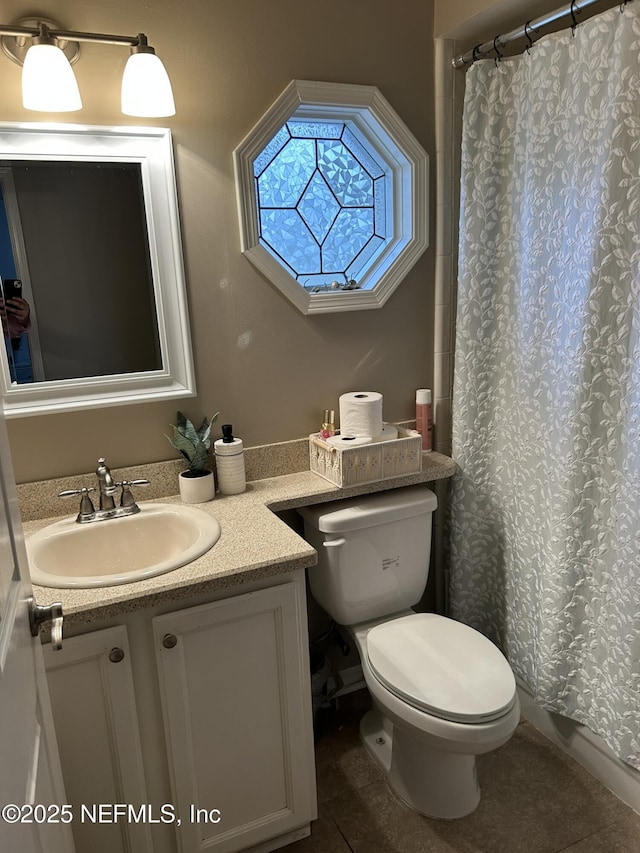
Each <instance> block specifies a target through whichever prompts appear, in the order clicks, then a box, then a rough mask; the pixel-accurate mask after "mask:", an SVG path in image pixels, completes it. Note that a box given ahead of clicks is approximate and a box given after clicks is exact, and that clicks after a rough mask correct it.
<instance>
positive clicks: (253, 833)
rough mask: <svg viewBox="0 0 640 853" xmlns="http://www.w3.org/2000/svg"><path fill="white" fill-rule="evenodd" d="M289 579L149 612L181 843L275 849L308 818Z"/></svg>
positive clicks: (300, 620) (305, 674)
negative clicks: (166, 610) (154, 613)
mask: <svg viewBox="0 0 640 853" xmlns="http://www.w3.org/2000/svg"><path fill="white" fill-rule="evenodd" d="M301 580H303V578H302V579H301V578H297V579H296V582H295V583H294V582H290V583H284V584H280V585H278V586H273V587H270V588H268V589H263V590H259V591H257V592H251V593H247V594H245V595H240V596H236V597H234V598H227V599H224V600H222V601H216V602H213V603H211V604H205V605H203V606H201V607H193V608H190V609H187V610H182V611H180V612H178V613H171V614H168V615H165V616H159V617H156V618H155V619H154V620H153V622H154V636H155V640H156V650H157V651H156V654H157V660H158V669H159V674H160V683H161V694H162V702H163V713H164V716H165V733H166V738H167V746H168V752H169V760H170V765H171V776H172V784H173V796H174V800H175V802H176V804H177V812H178V815H179V816H180V820H181V824H180V826H179V827H177V832H178V833H179V836H180V843H181V849H182V851H183V853H196V851H200V850H204V849H205V848H206V849H207V850H215V851H218V853H235V851H238V850H245V849H246V848H249V847H252V846H255V845H258V844H261V843H262V842H267V843H265V844H264V846H261V848H260V849H262V850H271V849H275V848H276V847H277V846H280V845H279V844H277V843H275V844H273V846H270V845H269V844H268V841H269V840H270V839H275V838H278V837H281V836H284V835H286V834H288V833H292V832H293V831H294V830H297V829H301V830H302V831H301V832H300V833H299V837H303V836H304V835H307V834H308V825H309V822H310V820H312V819H314V818H315V816H316V811H315V774H314V758H313V733H312V722H311V707H310V685H309V668H308V640H307V633H306V612H305V609H304V587H303V586H302V583H300V582H298V581H301ZM294 837H296V835H293V836H292V837H289V838H288V839H287V841H291V840H293V838H294ZM283 843H285V842H284V840H283Z"/></svg>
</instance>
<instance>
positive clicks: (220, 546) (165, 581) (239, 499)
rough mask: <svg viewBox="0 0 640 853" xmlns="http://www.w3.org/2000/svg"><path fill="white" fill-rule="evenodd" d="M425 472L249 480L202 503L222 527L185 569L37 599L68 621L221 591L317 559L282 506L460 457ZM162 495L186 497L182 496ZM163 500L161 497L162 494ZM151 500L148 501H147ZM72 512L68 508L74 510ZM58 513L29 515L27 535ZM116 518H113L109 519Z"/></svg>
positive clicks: (434, 474)
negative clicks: (343, 484) (333, 479)
mask: <svg viewBox="0 0 640 853" xmlns="http://www.w3.org/2000/svg"><path fill="white" fill-rule="evenodd" d="M422 467H423V470H422V471H421V472H420V473H419V474H412V475H410V476H407V477H396V478H394V479H392V480H386V481H384V482H377V483H369V484H366V485H361V486H355V487H352V488H349V489H341V488H338V487H337V486H334V485H333V484H332V483H330V482H328V481H327V480H324V479H323V478H321V477H319V476H318V475H317V474H314V473H312V472H311V471H303V472H300V473H296V474H286V475H283V476H278V477H271V478H268V479H263V480H254V481H253V482H249V483H248V484H247V490H246V492H244V493H243V494H241V495H232V496H223V495H216V497H215V499H214V500H213V501H210V502H209V503H205V504H198V505H197V506H198V507H199V508H200V509H203V510H204V511H205V512H209V513H211V515H213V516H215V517H216V518H217V520H218V522H219V523H220V527H221V528H222V534H221V536H220V539H219V540H218V542H217V543H216V544H215V545H214V546H213V548H212V549H211V550H210V551H208V552H207V553H206V554H204V555H203V556H202V557H199V558H198V559H197V560H194V561H193V562H192V563H189V564H188V565H186V566H183V567H182V568H178V569H174V570H173V571H171V572H167V573H166V574H164V575H158V576H157V577H154V578H149V579H148V580H145V581H139V582H136V583H130V584H122V585H120V586H110V587H100V588H91V589H86V588H85V589H80V588H78V589H53V588H46V587H40V586H35V585H34V591H35V592H34V594H35V598H36V601H38V603H40V604H48V603H50V602H52V601H60V602H62V606H63V609H64V613H65V621H66V622H67V624H69V625H71V624H88V623H91V622H93V621H97V620H98V619H105V618H111V617H113V616H117V615H120V614H123V613H126V612H130V611H132V610H137V609H140V608H143V607H148V606H151V605H154V604H156V603H158V602H160V601H164V600H176V601H179V600H180V599H184V598H186V597H190V596H193V595H197V594H200V593H206V592H209V591H211V592H212V593H215V592H216V591H217V590H221V589H224V588H228V587H236V586H240V585H242V584H245V583H249V582H253V581H256V580H259V579H261V578H265V577H270V576H273V575H277V574H280V573H283V572H291V571H294V570H296V569H303V568H306V567H308V566H313V565H315V563H316V559H317V555H316V552H315V550H314V549H313V548H312V547H311V546H310V545H309V544H308V543H307V542H305V540H304V539H302V538H301V537H300V536H299V535H298V534H297V533H296V532H295V531H294V530H292V529H291V528H290V527H289V526H288V525H287V524H285V523H284V522H283V521H282V520H281V519H280V518H278V516H277V515H275V514H274V513H276V512H279V511H282V510H286V509H294V508H296V507H299V506H305V505H309V504H313V503H320V502H324V501H330V500H336V499H338V498H346V497H352V496H356V495H360V494H366V493H370V492H377V491H382V490H386V489H390V488H399V487H400V486H407V485H412V484H415V483H428V482H432V481H435V480H441V479H445V478H447V477H451V476H452V475H453V473H454V471H455V463H454V462H453V460H452V459H450V458H449V457H447V456H443V455H442V454H440V453H435V452H434V453H429V454H424V456H423V466H422ZM159 500H160V502H166V503H175V502H179V500H180V498H179V497H178V496H174V497H168V498H167V497H165V498H160V499H159ZM155 501H156V502H158V498H155ZM140 505H141V507H144V501H140ZM68 516H69V514H67V516H65V517H68ZM58 518H59V516H58V517H57V518H55V519H52V518H48V519H40V520H33V521H25V522H24V524H23V527H24V532H25V536H26V537H28V536H29V534H30V533H33V532H35V531H36V530H39V529H40V528H42V527H44V526H45V525H47V524H50V523H51V522H52V521H54V520H58ZM104 523H108V522H104Z"/></svg>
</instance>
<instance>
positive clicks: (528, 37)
mask: <svg viewBox="0 0 640 853" xmlns="http://www.w3.org/2000/svg"><path fill="white" fill-rule="evenodd" d="M530 29H531V21H527V23H526V24H525V25H524V37H525V38H526V40H527V41H528V42H529V44H528V45H527V46H526V48H525V50H526V51H527V53H528V54H531V48H532V46H533V39H532V38H531V34H530V33H529V30H530Z"/></svg>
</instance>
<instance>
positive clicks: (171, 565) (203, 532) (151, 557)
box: [26, 503, 220, 588]
mask: <svg viewBox="0 0 640 853" xmlns="http://www.w3.org/2000/svg"><path fill="white" fill-rule="evenodd" d="M219 537H220V525H219V524H218V522H217V521H216V519H215V518H213V517H212V516H210V515H208V513H206V512H204V511H203V510H201V509H197V508H196V507H192V506H185V505H182V504H154V503H148V504H141V505H140V512H139V513H137V514H136V515H130V516H126V517H124V518H112V519H109V520H108V521H93V522H90V523H88V524H78V523H77V522H76V521H75V519H65V520H64V521H56V522H54V523H53V524H49V525H48V526H47V527H43V528H42V530H39V531H38V532H37V533H33V534H32V535H31V536H29V537H27V540H26V545H27V554H28V556H29V564H30V569H31V580H32V581H33V582H34V583H36V584H39V585H40V586H52V587H64V588H69V587H95V586H115V585H117V584H123V583H132V582H133V581H140V580H144V579H145V578H151V577H153V576H154V575H161V574H164V572H170V571H171V570H172V569H177V568H179V567H180V566H184V565H186V564H187V563H190V562H191V561H192V560H195V559H196V558H197V557H200V556H202V554H204V553H205V552H206V551H208V550H209V548H211V547H212V546H213V545H215V543H216V542H217V541H218V539H219Z"/></svg>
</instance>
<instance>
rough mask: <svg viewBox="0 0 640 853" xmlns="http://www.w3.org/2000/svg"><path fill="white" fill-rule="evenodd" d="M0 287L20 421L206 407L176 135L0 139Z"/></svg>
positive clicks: (126, 132)
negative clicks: (82, 412)
mask: <svg viewBox="0 0 640 853" xmlns="http://www.w3.org/2000/svg"><path fill="white" fill-rule="evenodd" d="M0 276H1V278H2V294H0V296H4V300H3V301H2V303H1V304H2V305H3V306H4V307H3V310H2V312H1V313H2V315H3V316H2V325H3V331H4V338H5V345H4V346H3V347H1V348H0V349H1V350H2V352H1V353H0V360H1V362H2V364H1V368H2V369H1V374H2V376H1V381H2V393H3V403H4V409H5V414H6V415H7V416H8V417H17V416H23V415H34V414H40V413H44V412H55V411H70V410H74V409H82V408H89V407H97V406H109V405H123V404H125V403H134V402H142V401H148V400H154V399H166V398H170V397H186V396H192V395H193V394H195V383H194V378H193V363H192V355H191V346H190V339H189V331H188V316H187V306H186V295H185V285H184V272H183V266H182V250H181V242H180V231H179V222H178V209H177V197H176V189H175V176H174V168H173V152H172V146H171V135H170V131H168V130H166V129H162V128H126V127H120V128H101V127H84V126H79V125H78V126H76V125H39V124H34V125H30V124H23V125H0ZM16 297H19V298H18V299H16Z"/></svg>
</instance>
